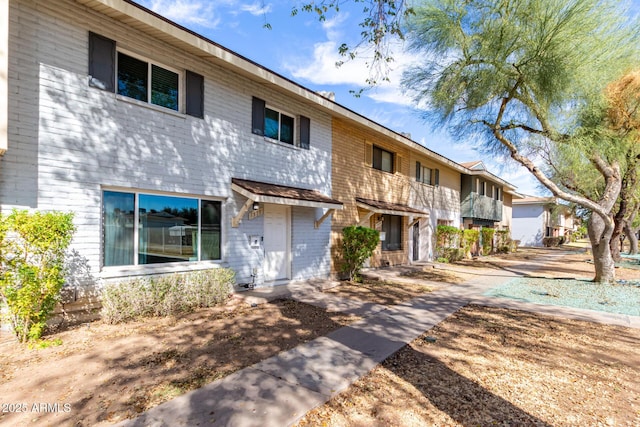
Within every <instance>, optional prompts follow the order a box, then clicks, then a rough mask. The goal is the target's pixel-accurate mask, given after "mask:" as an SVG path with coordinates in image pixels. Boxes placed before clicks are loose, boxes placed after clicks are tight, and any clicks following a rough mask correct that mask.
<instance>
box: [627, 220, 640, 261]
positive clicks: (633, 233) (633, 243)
mask: <svg viewBox="0 0 640 427" xmlns="http://www.w3.org/2000/svg"><path fill="white" fill-rule="evenodd" d="M637 233H638V229H637V228H636V229H633V228H631V227H630V226H629V223H626V224H625V226H624V234H625V235H626V236H627V239H628V240H629V254H630V255H637V254H638V234H637Z"/></svg>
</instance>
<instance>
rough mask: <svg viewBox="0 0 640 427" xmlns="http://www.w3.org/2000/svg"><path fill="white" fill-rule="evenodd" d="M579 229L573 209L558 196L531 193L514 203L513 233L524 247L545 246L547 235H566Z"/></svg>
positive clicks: (514, 237)
mask: <svg viewBox="0 0 640 427" xmlns="http://www.w3.org/2000/svg"><path fill="white" fill-rule="evenodd" d="M575 228H576V220H575V216H574V213H573V210H572V209H571V208H570V207H569V206H567V205H563V204H561V203H559V202H558V199H557V198H555V197H534V196H527V197H524V198H521V199H519V200H514V202H513V228H512V233H511V234H512V237H513V239H515V240H519V241H520V244H521V245H522V246H543V244H544V242H543V239H544V238H545V237H566V236H568V235H570V234H571V233H573V232H574V231H575Z"/></svg>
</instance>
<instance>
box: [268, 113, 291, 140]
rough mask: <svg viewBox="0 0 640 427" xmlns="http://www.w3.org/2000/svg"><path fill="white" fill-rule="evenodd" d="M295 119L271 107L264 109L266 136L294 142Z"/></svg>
mask: <svg viewBox="0 0 640 427" xmlns="http://www.w3.org/2000/svg"><path fill="white" fill-rule="evenodd" d="M293 129H294V119H293V117H291V116H288V115H286V114H284V113H281V112H280V111H276V110H272V109H271V108H265V109H264V136H266V137H267V138H272V139H277V140H278V141H280V142H284V143H287V144H293V142H294V139H293V132H294V131H293Z"/></svg>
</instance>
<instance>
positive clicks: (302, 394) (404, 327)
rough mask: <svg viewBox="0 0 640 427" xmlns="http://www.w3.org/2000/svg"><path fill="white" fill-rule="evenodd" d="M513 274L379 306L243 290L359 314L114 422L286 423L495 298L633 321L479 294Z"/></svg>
mask: <svg viewBox="0 0 640 427" xmlns="http://www.w3.org/2000/svg"><path fill="white" fill-rule="evenodd" d="M516 274H517V273H516V272H511V273H505V272H504V271H502V272H500V273H499V274H496V275H486V276H483V277H478V278H477V279H476V280H474V282H473V283H472V284H469V283H467V284H462V285H450V286H448V287H445V288H442V289H438V290H436V291H433V292H431V293H428V294H425V295H423V296H420V297H417V298H414V299H413V300H411V301H409V302H407V303H404V304H400V305H396V306H383V305H378V304H372V303H366V302H362V301H358V300H354V299H343V298H339V297H336V296H334V295H330V294H326V293H322V292H319V291H318V290H319V289H321V288H325V287H331V286H333V285H335V283H332V282H329V281H314V282H309V283H292V284H290V285H286V286H280V287H278V288H265V289H256V290H254V291H250V292H246V293H243V295H242V297H243V298H245V299H246V301H247V302H248V303H261V302H265V301H267V300H271V299H275V298H282V297H290V298H294V299H297V300H299V301H301V302H305V303H308V304H313V305H317V306H321V307H324V308H327V309H329V310H337V311H342V312H346V313H354V314H357V315H359V316H361V317H362V319H361V320H360V321H357V322H355V323H352V324H351V325H349V326H346V327H343V328H340V329H338V330H336V331H334V332H332V333H330V334H328V335H327V336H324V337H320V338H317V339H315V340H313V341H310V342H308V343H306V344H303V345H300V346H298V347H296V348H294V349H292V350H289V351H286V352H283V353H280V354H278V355H276V356H274V357H271V358H269V359H266V360H263V361H261V362H259V363H257V364H255V365H252V366H250V367H248V368H245V369H242V370H240V371H238V372H236V373H234V374H231V375H229V376H227V377H225V378H223V379H221V380H219V381H215V382H213V383H210V384H208V385H206V386H205V387H202V388H200V389H198V390H194V391H192V392H190V393H187V394H185V395H183V396H180V397H177V398H175V399H173V400H171V401H169V402H166V403H164V404H162V405H159V406H157V407H155V408H153V409H151V410H150V411H148V412H146V413H144V414H142V415H141V416H140V417H138V418H137V419H134V420H127V421H125V422H122V423H120V424H118V425H119V426H195V425H200V426H241V427H244V426H288V425H292V424H294V423H295V422H296V421H297V420H299V419H300V418H301V417H302V416H304V415H305V414H306V413H307V412H308V411H309V410H311V409H313V408H314V407H316V406H318V405H321V404H323V403H324V402H326V401H327V400H329V399H330V398H331V397H332V396H334V395H336V394H338V393H340V392H341V391H343V390H345V389H346V388H348V387H349V386H350V385H351V384H352V383H353V382H354V381H356V380H357V379H358V378H360V377H362V376H364V375H365V374H367V373H368V372H369V371H370V370H371V369H373V368H374V367H375V366H376V365H377V364H378V363H380V362H382V361H383V360H385V359H386V358H387V357H389V356H390V355H392V354H393V353H394V352H396V351H397V350H399V349H400V348H402V347H403V346H404V345H406V344H407V343H409V342H411V341H412V340H414V339H415V338H417V337H418V336H420V335H421V334H423V333H424V332H425V331H427V330H429V329H431V328H432V327H434V326H435V325H437V324H438V323H440V322H441V321H442V320H444V319H446V318H447V317H448V316H450V315H451V314H453V313H455V312H456V311H457V310H458V309H460V308H461V307H463V306H465V305H467V304H469V303H475V304H483V305H498V306H503V307H508V308H515V309H519V310H527V311H534V312H539V313H543V314H551V315H555V316H561V317H569V318H577V319H582V320H589V321H598V322H603V323H610V324H618V325H622V326H627V327H629V326H630V327H635V328H640V318H633V317H630V316H621V315H612V314H607V313H600V312H592V311H588V310H577V309H569V308H564V307H555V306H554V307H549V306H543V305H537V304H526V303H521V302H516V301H511V300H501V299H495V298H487V297H483V296H482V294H483V293H484V292H485V291H486V290H487V289H489V288H491V287H494V286H496V285H498V284H500V282H502V281H506V280H510V279H511V278H512V277H514V276H515V275H516Z"/></svg>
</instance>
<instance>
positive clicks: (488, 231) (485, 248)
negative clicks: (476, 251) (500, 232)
mask: <svg viewBox="0 0 640 427" xmlns="http://www.w3.org/2000/svg"><path fill="white" fill-rule="evenodd" d="M495 232H496V229H495V228H489V227H482V229H481V230H480V234H481V236H482V254H483V255H489V254H490V253H491V250H492V249H493V236H494V234H495Z"/></svg>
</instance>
